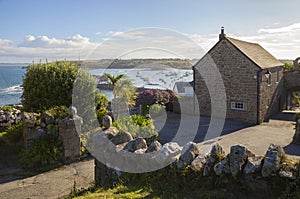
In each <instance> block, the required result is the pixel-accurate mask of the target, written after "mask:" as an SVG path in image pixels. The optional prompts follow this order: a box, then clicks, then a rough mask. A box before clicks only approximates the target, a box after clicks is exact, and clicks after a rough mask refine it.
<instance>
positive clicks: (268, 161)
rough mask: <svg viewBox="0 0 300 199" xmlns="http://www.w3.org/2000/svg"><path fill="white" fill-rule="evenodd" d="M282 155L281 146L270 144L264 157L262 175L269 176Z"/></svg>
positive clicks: (277, 165) (278, 164)
mask: <svg viewBox="0 0 300 199" xmlns="http://www.w3.org/2000/svg"><path fill="white" fill-rule="evenodd" d="M284 155H285V153H284V150H283V148H282V147H281V146H279V145H275V144H271V145H270V146H269V148H268V150H267V152H266V155H265V158H264V164H263V166H262V169H261V174H262V176H263V177H269V176H270V175H271V174H272V173H274V172H275V171H276V170H277V169H278V168H279V166H280V162H281V159H282V157H283V156H284Z"/></svg>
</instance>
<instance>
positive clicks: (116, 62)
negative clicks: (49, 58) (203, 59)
mask: <svg viewBox="0 0 300 199" xmlns="http://www.w3.org/2000/svg"><path fill="white" fill-rule="evenodd" d="M197 61H198V59H101V60H81V61H72V62H75V63H77V64H78V65H79V66H81V67H85V68H88V69H95V68H128V69H130V68H151V69H164V68H176V69H192V66H193V65H194V64H195V63H196V62H197Z"/></svg>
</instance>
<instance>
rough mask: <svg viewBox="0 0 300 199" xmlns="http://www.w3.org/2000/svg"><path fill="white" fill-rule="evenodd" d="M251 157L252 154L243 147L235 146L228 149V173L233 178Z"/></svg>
mask: <svg viewBox="0 0 300 199" xmlns="http://www.w3.org/2000/svg"><path fill="white" fill-rule="evenodd" d="M253 156H254V154H253V153H251V152H250V151H249V150H248V149H247V148H246V147H245V146H242V145H235V146H232V147H231V148H230V153H229V165H230V172H231V174H232V176H233V177H234V178H236V177H237V175H238V173H240V172H241V171H242V167H243V166H244V165H245V164H246V161H247V158H248V157H253Z"/></svg>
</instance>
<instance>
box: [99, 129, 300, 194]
mask: <svg viewBox="0 0 300 199" xmlns="http://www.w3.org/2000/svg"><path fill="white" fill-rule="evenodd" d="M95 136H105V137H106V138H108V139H109V140H110V141H111V142H112V143H113V144H115V146H116V151H118V152H119V153H122V151H123V152H124V151H127V152H131V153H133V154H139V155H143V153H150V154H151V155H152V156H153V158H154V159H155V158H156V159H157V160H159V159H160V158H167V157H171V158H172V159H173V160H174V161H173V163H172V165H173V167H174V166H175V167H176V168H177V169H179V170H181V169H184V168H186V167H187V166H189V167H190V168H191V169H192V170H194V171H195V172H199V174H201V175H203V176H221V175H223V174H227V175H231V176H232V177H233V178H234V179H236V180H239V179H242V178H243V179H244V178H245V177H250V178H247V179H252V181H253V179H254V180H255V179H264V178H268V177H272V176H276V175H278V176H279V177H282V178H288V179H291V180H295V179H296V178H297V176H298V175H299V169H298V168H297V166H296V164H295V163H293V162H292V161H291V160H289V159H288V158H287V156H286V154H285V152H284V150H283V148H282V147H281V146H279V145H276V144H271V145H270V146H269V148H268V149H267V151H266V153H265V154H264V155H260V156H258V155H255V154H253V153H252V152H251V151H250V150H249V149H247V148H246V147H245V146H242V145H235V146H231V148H230V153H229V154H225V152H224V150H223V148H222V147H221V146H220V145H219V144H217V143H216V144H214V145H213V146H212V148H211V151H210V153H208V154H203V153H202V152H201V147H200V145H199V144H197V143H194V142H189V143H187V144H186V145H185V146H183V147H181V146H179V145H178V144H177V143H175V142H170V143H166V144H164V145H161V144H160V143H159V142H158V141H156V140H155V141H152V142H150V143H148V142H147V141H146V140H145V139H143V138H136V139H132V137H131V136H130V134H129V133H127V132H118V131H116V129H114V128H113V127H110V128H107V129H102V130H100V131H98V132H97V133H96V134H95ZM170 146H171V147H170ZM102 153H105V151H103V152H102ZM109 155H110V154H105V155H104V156H109ZM163 155H165V156H166V157H162V156H163ZM158 156H159V158H158ZM124 164H125V161H124ZM136 164H140V162H136ZM137 167H138V165H137ZM121 175H122V172H121V171H120V170H118V169H113V168H110V163H109V162H100V161H98V160H97V159H95V182H96V185H98V186H101V185H104V183H105V182H112V181H115V180H117V179H118V177H120V176H121ZM252 185H253V184H251V183H249V186H250V188H251V186H252ZM253 186H254V185H253Z"/></svg>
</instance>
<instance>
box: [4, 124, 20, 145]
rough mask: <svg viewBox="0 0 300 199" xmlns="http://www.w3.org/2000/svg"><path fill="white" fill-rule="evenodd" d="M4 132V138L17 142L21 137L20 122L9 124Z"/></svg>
mask: <svg viewBox="0 0 300 199" xmlns="http://www.w3.org/2000/svg"><path fill="white" fill-rule="evenodd" d="M5 132H6V135H5V137H6V138H5V139H6V140H8V142H10V143H16V142H19V141H20V140H21V139H22V122H19V123H17V124H13V125H11V126H9V127H8V128H7V129H6V131H5Z"/></svg>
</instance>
